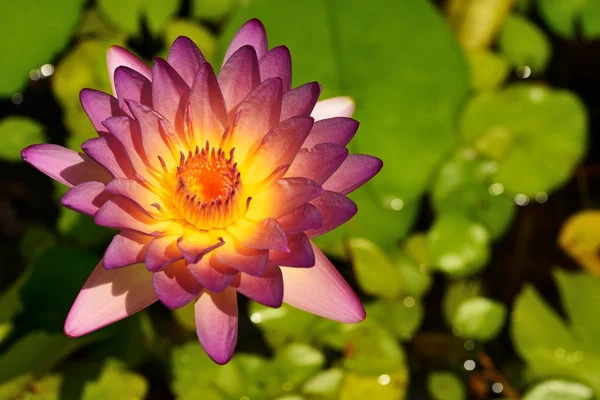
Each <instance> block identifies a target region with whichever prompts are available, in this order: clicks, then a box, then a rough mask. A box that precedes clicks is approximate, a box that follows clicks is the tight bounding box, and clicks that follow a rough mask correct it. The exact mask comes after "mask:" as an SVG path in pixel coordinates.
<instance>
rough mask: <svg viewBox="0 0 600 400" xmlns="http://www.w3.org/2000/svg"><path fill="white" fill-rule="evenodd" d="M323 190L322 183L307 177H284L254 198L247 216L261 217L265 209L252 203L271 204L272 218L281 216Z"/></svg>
mask: <svg viewBox="0 0 600 400" xmlns="http://www.w3.org/2000/svg"><path fill="white" fill-rule="evenodd" d="M322 192H323V189H322V188H321V185H319V184H318V183H316V182H314V181H311V180H310V179H306V178H283V179H279V180H278V181H277V182H274V183H273V184H271V185H269V186H268V187H267V188H266V189H265V190H263V191H262V192H260V193H258V194H256V195H255V196H254V197H253V198H252V202H251V203H250V208H249V209H248V212H247V214H246V215H247V217H248V218H250V219H260V217H261V214H262V213H263V212H264V210H261V208H260V207H252V203H253V202H255V203H256V204H270V205H271V207H270V209H269V210H268V211H269V213H270V216H271V217H272V218H279V217H282V216H284V215H285V214H287V213H289V212H291V211H294V210H295V209H296V208H298V207H301V206H303V205H304V204H305V203H308V202H309V201H310V200H312V199H314V198H316V197H317V196H319V195H320V194H321V193H322Z"/></svg>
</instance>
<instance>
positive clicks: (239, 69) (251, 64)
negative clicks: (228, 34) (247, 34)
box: [218, 46, 260, 112]
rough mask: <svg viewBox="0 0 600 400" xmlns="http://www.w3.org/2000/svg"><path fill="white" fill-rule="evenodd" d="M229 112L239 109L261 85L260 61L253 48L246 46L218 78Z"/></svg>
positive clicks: (233, 56) (227, 64)
mask: <svg viewBox="0 0 600 400" xmlns="http://www.w3.org/2000/svg"><path fill="white" fill-rule="evenodd" d="M218 81H219V86H220V87H221V92H222V93H223V98H224V99H225V106H226V107H227V112H230V111H232V110H234V109H236V108H237V106H238V105H239V104H240V103H241V102H242V100H244V99H245V98H246V96H247V95H248V93H250V92H251V91H252V89H254V88H255V87H257V86H258V85H259V84H260V72H259V69H258V59H257V58H256V52H255V51H254V48H253V47H252V46H244V47H242V48H240V49H239V50H238V51H236V52H235V53H234V54H233V55H232V56H231V57H230V58H229V60H227V62H226V63H225V65H223V68H221V72H220V73H219V77H218Z"/></svg>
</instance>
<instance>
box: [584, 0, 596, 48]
mask: <svg viewBox="0 0 600 400" xmlns="http://www.w3.org/2000/svg"><path fill="white" fill-rule="evenodd" d="M581 27H582V28H583V34H584V36H585V37H586V38H587V39H589V40H594V39H597V38H598V37H600V2H598V1H592V0H588V1H587V2H586V3H585V6H584V7H583V10H582V11H581Z"/></svg>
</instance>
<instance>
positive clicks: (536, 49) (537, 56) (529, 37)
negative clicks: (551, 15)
mask: <svg viewBox="0 0 600 400" xmlns="http://www.w3.org/2000/svg"><path fill="white" fill-rule="evenodd" d="M498 45H499V47H500V51H501V52H502V53H503V54H504V55H505V56H506V57H507V58H508V59H509V60H510V62H511V63H512V64H513V65H514V66H516V67H518V66H525V65H526V66H529V67H530V68H531V69H532V70H533V71H534V73H536V74H539V73H541V72H543V71H544V69H546V65H547V64H548V61H549V60H550V55H551V51H552V48H551V46H550V42H549V41H548V38H546V35H545V34H544V32H543V31H542V30H541V29H540V28H538V27H537V26H536V25H535V24H534V23H532V22H530V21H529V20H527V19H526V18H524V17H521V16H518V15H512V16H510V17H509V18H508V19H507V20H506V22H505V23H504V26H503V27H502V31H501V32H500V37H499V39H498Z"/></svg>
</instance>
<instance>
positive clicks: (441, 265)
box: [427, 213, 490, 278]
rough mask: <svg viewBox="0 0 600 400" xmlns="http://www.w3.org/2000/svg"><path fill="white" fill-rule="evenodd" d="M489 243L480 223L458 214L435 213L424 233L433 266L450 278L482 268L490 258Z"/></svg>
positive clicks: (462, 275)
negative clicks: (434, 218) (437, 214)
mask: <svg viewBox="0 0 600 400" xmlns="http://www.w3.org/2000/svg"><path fill="white" fill-rule="evenodd" d="M489 242H490V235H489V233H488V231H487V230H486V229H485V227H484V226H483V225H482V224H480V223H478V222H475V221H472V220H471V219H469V218H467V217H465V216H462V215H460V214H450V213H448V214H442V215H439V216H438V217H437V218H436V220H435V222H434V224H433V226H432V227H431V229H430V231H429V233H428V234H427V243H428V246H429V250H430V252H431V262H432V264H433V266H434V267H436V268H437V269H439V270H440V271H442V272H444V273H445V274H447V275H449V276H450V277H453V278H460V277H465V276H469V275H472V274H474V273H476V272H479V271H480V270H481V269H483V268H484V267H485V266H486V264H487V263H488V261H489V258H490V243H489Z"/></svg>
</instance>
